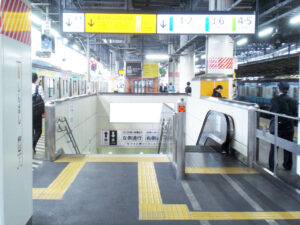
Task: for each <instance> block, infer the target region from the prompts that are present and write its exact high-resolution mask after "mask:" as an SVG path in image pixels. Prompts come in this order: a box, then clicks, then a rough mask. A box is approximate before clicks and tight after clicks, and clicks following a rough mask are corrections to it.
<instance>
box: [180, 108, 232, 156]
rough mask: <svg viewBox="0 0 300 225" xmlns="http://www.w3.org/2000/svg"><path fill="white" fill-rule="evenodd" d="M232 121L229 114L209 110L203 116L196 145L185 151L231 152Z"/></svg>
mask: <svg viewBox="0 0 300 225" xmlns="http://www.w3.org/2000/svg"><path fill="white" fill-rule="evenodd" d="M233 135H234V121H233V119H232V117H231V116H229V115H227V114H224V113H221V112H217V111H213V110H210V111H208V113H207V114H206V116H205V119H204V122H203V126H202V128H201V131H200V134H199V137H198V140H197V143H196V146H193V147H192V148H191V147H187V149H186V152H190V151H192V152H215V151H216V152H221V153H231V146H230V143H231V140H232V138H233Z"/></svg>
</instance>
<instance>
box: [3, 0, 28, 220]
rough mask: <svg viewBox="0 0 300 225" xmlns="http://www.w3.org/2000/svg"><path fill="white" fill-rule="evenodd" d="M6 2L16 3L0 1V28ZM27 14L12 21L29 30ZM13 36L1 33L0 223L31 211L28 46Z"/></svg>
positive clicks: (13, 5) (6, 0) (19, 217)
mask: <svg viewBox="0 0 300 225" xmlns="http://www.w3.org/2000/svg"><path fill="white" fill-rule="evenodd" d="M7 2H11V3H12V8H14V7H15V4H17V1H10V0H2V1H0V10H3V11H0V14H2V17H4V19H3V20H2V22H3V23H4V24H2V27H0V30H2V29H5V27H7V24H5V23H6V22H5V21H8V20H7V19H5V18H7V17H8V16H9V15H8V14H7V11H9V10H8V9H5V8H4V6H5V5H6V3H7ZM23 3H25V4H26V3H27V1H23ZM28 7H30V4H28ZM16 8H18V7H16ZM29 15H30V12H26V13H22V15H21V16H22V20H16V21H15V22H16V23H20V22H22V23H23V24H25V23H27V24H28V27H29V30H28V31H29V33H30V23H31V22H30V18H29ZM17 25H20V24H17ZM23 27H27V25H26V24H25V25H23ZM4 31H5V30H4ZM15 32H17V31H15ZM4 33H6V32H4ZM7 33H8V34H9V33H10V32H7ZM17 36H18V35H17ZM24 37H25V36H24ZM27 37H28V36H27ZM28 38H29V37H28ZM16 39H18V38H15V39H13V38H10V37H9V36H8V35H5V34H1V33H0V51H1V53H0V225H6V224H7V225H10V224H13V225H24V224H27V223H28V222H29V223H30V220H31V217H32V211H33V210H32V100H31V99H32V94H31V83H32V75H31V46H30V41H29V39H26V40H24V42H25V43H22V42H21V41H19V40H16ZM24 39H25V38H24Z"/></svg>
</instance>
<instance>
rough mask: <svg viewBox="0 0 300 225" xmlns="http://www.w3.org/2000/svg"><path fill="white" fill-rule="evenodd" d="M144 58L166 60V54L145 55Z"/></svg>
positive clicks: (167, 57)
mask: <svg viewBox="0 0 300 225" xmlns="http://www.w3.org/2000/svg"><path fill="white" fill-rule="evenodd" d="M146 59H153V60H168V59H169V56H168V55H156V54H155V55H154V54H153V55H146Z"/></svg>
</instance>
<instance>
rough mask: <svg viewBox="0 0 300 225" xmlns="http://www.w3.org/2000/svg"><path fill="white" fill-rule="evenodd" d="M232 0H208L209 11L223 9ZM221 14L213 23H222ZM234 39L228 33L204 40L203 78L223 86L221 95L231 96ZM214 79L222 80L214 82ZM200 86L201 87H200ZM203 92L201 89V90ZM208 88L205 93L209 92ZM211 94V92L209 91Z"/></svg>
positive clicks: (229, 4) (215, 84) (226, 7)
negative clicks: (204, 72) (204, 63)
mask: <svg viewBox="0 0 300 225" xmlns="http://www.w3.org/2000/svg"><path fill="white" fill-rule="evenodd" d="M232 3H233V0H210V1H209V10H210V11H225V10H226V9H228V8H230V7H231V5H232ZM222 21H223V20H222V18H221V16H216V17H215V23H220V25H221V23H222ZM233 52H234V41H233V39H232V38H231V36H229V35H212V36H208V37H207V41H206V76H205V78H204V79H211V80H214V81H215V82H214V85H213V86H214V87H216V86H217V85H218V84H221V85H222V86H223V87H224V85H226V87H224V89H223V91H222V96H227V97H228V98H229V99H231V97H232V80H233V78H232V77H233V73H234V69H233ZM216 79H218V80H222V82H221V81H218V82H216ZM200 88H202V87H200ZM201 92H202V93H203V91H201ZM210 92H211V90H209V91H208V92H207V93H210ZM210 94H211V93H210Z"/></svg>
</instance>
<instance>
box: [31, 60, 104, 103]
mask: <svg viewBox="0 0 300 225" xmlns="http://www.w3.org/2000/svg"><path fill="white" fill-rule="evenodd" d="M32 72H35V73H37V75H38V77H39V81H38V82H39V84H40V85H41V86H42V87H43V90H44V96H45V100H46V101H48V100H55V99H60V98H66V97H71V96H77V95H83V94H88V93H97V92H107V89H108V82H107V81H102V80H100V79H97V80H95V79H94V80H93V81H90V82H88V81H87V80H86V78H85V75H84V74H79V73H74V72H71V71H64V70H61V69H57V68H55V67H53V66H52V65H47V64H44V63H43V62H39V61H35V62H33V63H32Z"/></svg>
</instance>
